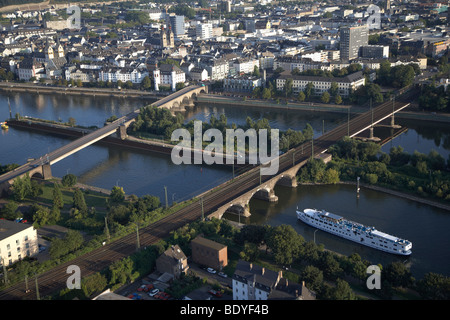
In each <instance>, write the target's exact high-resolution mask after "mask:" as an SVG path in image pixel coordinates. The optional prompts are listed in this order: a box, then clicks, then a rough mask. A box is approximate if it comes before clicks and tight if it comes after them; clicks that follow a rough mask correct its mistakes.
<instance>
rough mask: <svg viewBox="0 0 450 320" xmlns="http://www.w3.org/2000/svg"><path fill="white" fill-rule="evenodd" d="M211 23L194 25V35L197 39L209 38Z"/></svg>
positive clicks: (211, 28)
mask: <svg viewBox="0 0 450 320" xmlns="http://www.w3.org/2000/svg"><path fill="white" fill-rule="evenodd" d="M212 33H213V26H212V23H198V24H197V25H196V26H195V35H196V37H197V38H198V39H202V40H203V39H209V38H211V37H212Z"/></svg>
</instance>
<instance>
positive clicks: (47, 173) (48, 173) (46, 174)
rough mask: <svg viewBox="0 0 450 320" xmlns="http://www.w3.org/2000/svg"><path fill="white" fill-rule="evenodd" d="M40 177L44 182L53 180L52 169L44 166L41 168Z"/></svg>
mask: <svg viewBox="0 0 450 320" xmlns="http://www.w3.org/2000/svg"><path fill="white" fill-rule="evenodd" d="M42 177H43V179H44V180H49V179H51V178H53V176H52V168H51V166H50V165H49V164H44V165H43V166H42Z"/></svg>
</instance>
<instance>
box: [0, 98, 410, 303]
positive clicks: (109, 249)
mask: <svg viewBox="0 0 450 320" xmlns="http://www.w3.org/2000/svg"><path fill="white" fill-rule="evenodd" d="M407 105H408V104H407V102H406V101H404V100H399V101H397V102H395V103H394V102H391V101H389V102H385V103H383V104H381V105H379V106H378V107H376V108H373V109H372V111H373V112H372V111H368V112H366V113H364V114H361V115H359V116H356V117H355V118H353V119H351V120H349V121H348V123H345V124H342V125H340V126H338V127H336V128H334V129H333V130H331V131H329V132H327V133H325V134H323V135H322V136H321V137H319V138H317V139H315V140H314V141H313V142H307V143H304V144H302V145H300V146H298V147H296V148H293V149H291V150H290V151H289V152H287V153H285V154H284V155H282V156H280V158H279V171H278V172H283V171H284V170H286V169H288V168H290V167H292V165H293V163H295V164H297V163H299V162H301V161H306V160H308V159H309V158H310V157H311V155H312V154H313V153H314V154H319V153H322V152H325V151H326V150H327V149H328V148H329V147H330V146H331V145H333V144H334V143H336V142H337V141H338V140H340V139H342V138H343V137H344V136H347V135H348V134H350V136H353V135H356V134H357V133H359V132H360V131H361V130H364V129H365V128H366V129H367V127H368V126H370V125H371V124H372V123H373V122H372V119H373V120H375V121H378V120H379V119H382V118H385V117H386V116H387V115H389V114H391V113H392V112H393V111H394V112H397V111H399V110H401V109H403V108H404V107H405V106H407ZM300 151H301V152H300ZM259 170H260V168H259V167H254V168H253V169H250V170H248V171H246V172H244V173H242V174H241V175H239V176H237V177H236V178H234V179H233V180H230V181H228V182H226V183H224V184H222V185H220V186H219V187H216V188H214V189H212V190H211V191H209V192H206V193H204V194H203V195H202V202H203V212H204V213H205V214H208V213H212V212H214V210H215V209H217V208H218V207H220V206H222V205H224V204H225V203H227V202H229V201H230V200H231V199H233V198H235V197H237V196H239V195H241V194H243V193H245V192H247V191H249V190H251V189H253V188H255V187H256V186H258V185H259V183H260V179H261V181H262V182H264V181H267V180H268V179H271V176H262V177H260V173H259ZM201 217H202V204H201V203H200V200H198V201H195V202H193V203H191V204H189V205H187V206H186V207H184V208H182V209H180V210H178V211H177V212H175V213H173V214H171V215H169V216H166V217H164V218H162V219H161V220H159V221H157V222H155V223H153V224H151V225H149V226H146V227H143V228H141V229H139V242H140V245H141V247H146V246H148V245H151V244H154V243H156V242H157V241H158V240H160V239H163V238H164V237H166V236H168V235H169V234H170V232H171V231H172V230H176V229H178V228H180V227H182V226H183V225H185V224H188V223H190V222H193V221H196V220H198V219H199V218H201ZM136 241H137V240H136V234H135V233H131V234H129V235H126V236H124V237H123V238H121V239H119V240H116V241H114V242H111V243H109V244H106V245H105V246H103V247H101V248H98V249H95V250H93V251H92V252H89V253H87V254H85V255H83V256H80V257H78V258H76V259H74V260H72V261H70V262H67V263H64V264H61V265H59V266H57V267H55V268H53V269H52V270H49V271H47V272H44V273H42V274H39V275H38V277H37V279H38V284H39V285H38V288H39V295H40V296H41V297H42V296H46V295H50V294H53V293H56V292H58V291H59V290H61V289H64V288H66V281H67V279H68V277H69V276H70V275H69V274H67V272H66V270H67V267H68V266H70V265H77V266H79V267H80V270H81V276H82V277H83V278H84V277H86V276H89V275H91V274H94V273H95V272H98V271H101V270H103V269H104V268H107V267H108V266H109V265H111V264H112V263H113V262H114V261H117V260H120V259H122V258H125V257H127V256H129V255H131V254H132V253H134V252H135V251H136V249H137V246H136V243H137V242H136ZM32 280H34V279H30V280H29V285H28V287H29V289H30V290H29V291H28V292H25V287H26V286H25V282H22V283H18V284H15V285H13V286H11V287H8V288H6V289H4V290H3V291H1V292H0V299H2V300H20V299H31V300H33V299H36V297H37V293H36V290H35V286H34V281H32Z"/></svg>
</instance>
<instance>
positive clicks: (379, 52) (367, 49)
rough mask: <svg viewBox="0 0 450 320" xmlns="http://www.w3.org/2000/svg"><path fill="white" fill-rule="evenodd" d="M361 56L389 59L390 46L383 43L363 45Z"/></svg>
mask: <svg viewBox="0 0 450 320" xmlns="http://www.w3.org/2000/svg"><path fill="white" fill-rule="evenodd" d="M361 58H370V59H383V58H384V59H387V58H389V46H382V45H369V46H362V47H361Z"/></svg>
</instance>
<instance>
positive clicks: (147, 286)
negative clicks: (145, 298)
mask: <svg viewBox="0 0 450 320" xmlns="http://www.w3.org/2000/svg"><path fill="white" fill-rule="evenodd" d="M151 289H153V284H143V285H142V286H140V287H139V288H138V289H137V291H144V292H149V291H150V290H151Z"/></svg>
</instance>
